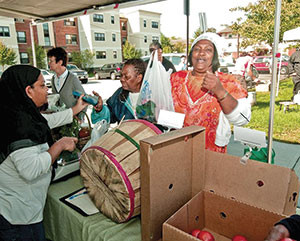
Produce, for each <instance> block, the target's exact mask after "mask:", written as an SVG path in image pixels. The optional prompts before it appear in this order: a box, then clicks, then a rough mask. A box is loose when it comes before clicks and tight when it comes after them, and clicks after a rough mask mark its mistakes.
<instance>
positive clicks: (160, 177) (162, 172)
mask: <svg viewBox="0 0 300 241" xmlns="http://www.w3.org/2000/svg"><path fill="white" fill-rule="evenodd" d="M204 138H205V133H204V129H203V128H201V127H195V126H193V127H187V128H184V129H180V130H176V131H172V132H170V133H167V134H164V135H160V136H157V138H152V137H150V138H147V139H144V140H142V141H140V145H141V152H140V154H141V211H142V218H141V222H142V240H143V241H146V240H158V239H159V238H161V237H162V224H163V222H164V221H166V220H167V219H168V218H169V217H170V216H171V215H172V214H173V213H175V211H177V210H178V209H179V208H180V207H181V206H183V205H184V204H185V203H186V202H187V201H188V200H189V199H190V198H191V197H192V195H193V193H194V194H196V193H197V192H198V191H200V190H201V189H203V187H204V175H196V174H195V175H193V174H192V172H196V173H197V170H198V173H201V172H203V169H204V160H201V159H204V155H205V151H204ZM199 163H202V164H203V165H202V167H201V165H199ZM196 164H197V165H196ZM200 169H202V170H200ZM192 178H193V181H192ZM192 183H193V185H192Z"/></svg>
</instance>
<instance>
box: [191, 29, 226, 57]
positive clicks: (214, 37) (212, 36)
mask: <svg viewBox="0 0 300 241" xmlns="http://www.w3.org/2000/svg"><path fill="white" fill-rule="evenodd" d="M202 39H206V40H209V41H210V42H212V43H213V44H214V45H215V47H216V49H217V51H218V55H219V56H220V55H222V53H223V49H222V46H223V40H222V38H221V37H220V36H219V35H218V34H216V33H211V32H206V33H203V34H201V35H200V36H198V37H197V38H196V39H195V40H194V42H193V43H192V46H191V48H193V47H194V45H195V44H196V43H198V42H199V41H200V40H202Z"/></svg>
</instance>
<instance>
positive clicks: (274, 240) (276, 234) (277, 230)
mask: <svg viewBox="0 0 300 241" xmlns="http://www.w3.org/2000/svg"><path fill="white" fill-rule="evenodd" d="M289 236H290V233H289V230H288V229H287V228H286V227H285V226H283V225H281V224H278V225H276V226H274V227H273V228H272V229H271V231H270V233H269V235H268V237H267V238H266V240H265V241H279V240H281V239H283V238H288V237H289Z"/></svg>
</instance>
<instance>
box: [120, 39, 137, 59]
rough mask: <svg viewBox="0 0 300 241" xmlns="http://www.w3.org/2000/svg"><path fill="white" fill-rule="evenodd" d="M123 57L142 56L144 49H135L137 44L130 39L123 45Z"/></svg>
mask: <svg viewBox="0 0 300 241" xmlns="http://www.w3.org/2000/svg"><path fill="white" fill-rule="evenodd" d="M123 57H124V59H125V60H126V59H133V58H140V57H142V50H140V49H139V50H137V49H135V46H134V45H132V44H130V43H129V42H128V41H126V42H125V44H124V45H123Z"/></svg>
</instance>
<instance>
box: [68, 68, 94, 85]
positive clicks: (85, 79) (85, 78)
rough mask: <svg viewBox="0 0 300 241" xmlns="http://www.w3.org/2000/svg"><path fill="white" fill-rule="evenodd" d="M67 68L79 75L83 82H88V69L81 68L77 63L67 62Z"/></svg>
mask: <svg viewBox="0 0 300 241" xmlns="http://www.w3.org/2000/svg"><path fill="white" fill-rule="evenodd" d="M67 69H68V70H69V71H70V72H71V73H73V74H75V75H77V77H78V79H79V80H80V81H81V83H82V84H86V83H87V82H88V79H89V76H88V72H87V71H85V70H82V69H79V68H78V67H77V66H76V65H75V64H67Z"/></svg>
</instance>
